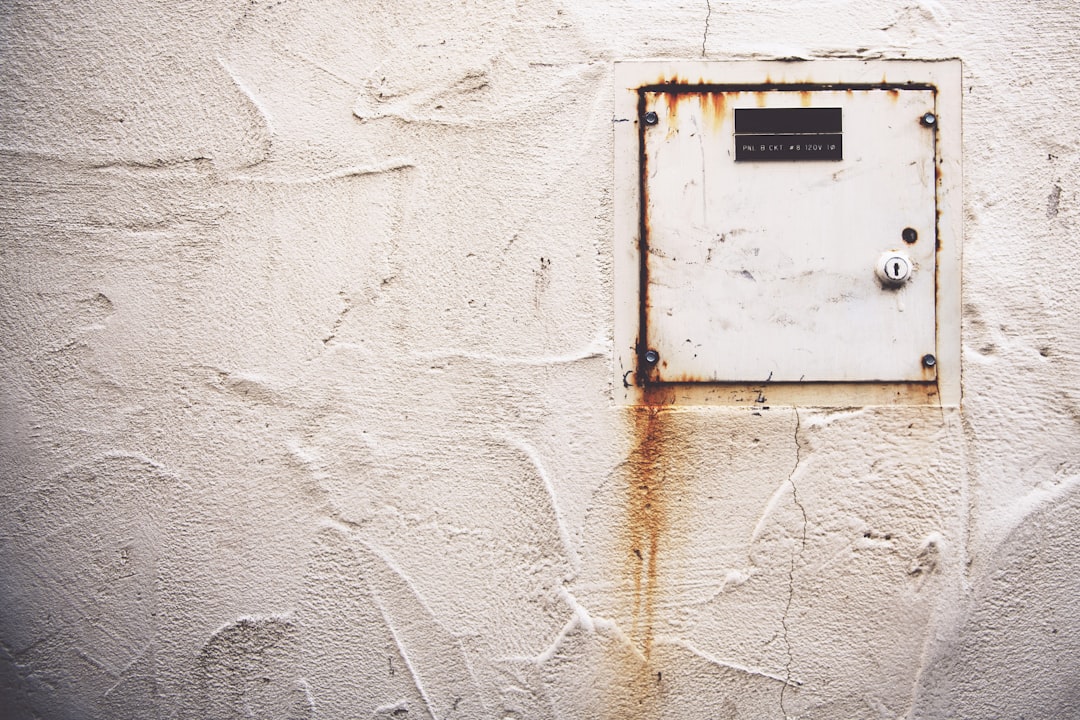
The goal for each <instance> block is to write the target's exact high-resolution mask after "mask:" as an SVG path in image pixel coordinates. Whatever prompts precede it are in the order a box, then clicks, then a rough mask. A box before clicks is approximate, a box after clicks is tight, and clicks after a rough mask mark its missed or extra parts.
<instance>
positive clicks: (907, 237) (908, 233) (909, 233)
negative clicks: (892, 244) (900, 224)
mask: <svg viewBox="0 0 1080 720" xmlns="http://www.w3.org/2000/svg"><path fill="white" fill-rule="evenodd" d="M900 237H902V238H904V242H906V243H907V244H909V245H910V244H911V243H913V242H915V241H916V240H918V239H919V233H917V232H916V231H915V228H904V231H903V232H901V233H900Z"/></svg>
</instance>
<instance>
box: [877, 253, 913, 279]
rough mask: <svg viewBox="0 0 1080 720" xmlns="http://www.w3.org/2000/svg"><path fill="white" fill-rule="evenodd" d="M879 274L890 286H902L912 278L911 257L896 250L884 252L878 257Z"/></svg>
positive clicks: (879, 277)
mask: <svg viewBox="0 0 1080 720" xmlns="http://www.w3.org/2000/svg"><path fill="white" fill-rule="evenodd" d="M877 276H878V279H880V280H881V282H882V283H884V284H885V285H887V286H889V287H900V286H901V285H903V284H904V283H906V282H907V281H908V280H909V279H910V278H911V259H910V258H909V257H908V256H907V255H905V254H904V253H902V252H897V251H895V250H893V251H890V252H887V253H884V254H883V255H882V256H881V257H880V258H879V259H878V263H877Z"/></svg>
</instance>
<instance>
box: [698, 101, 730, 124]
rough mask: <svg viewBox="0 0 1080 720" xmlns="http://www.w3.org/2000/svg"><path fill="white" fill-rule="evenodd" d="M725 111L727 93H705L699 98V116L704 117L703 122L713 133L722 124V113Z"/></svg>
mask: <svg viewBox="0 0 1080 720" xmlns="http://www.w3.org/2000/svg"><path fill="white" fill-rule="evenodd" d="M726 111H727V93H724V92H707V93H705V94H704V95H703V96H702V97H701V114H702V115H704V116H705V122H706V123H708V125H709V128H710V129H712V130H713V131H716V130H717V129H719V128H720V126H721V125H723V124H724V113H725V112H726Z"/></svg>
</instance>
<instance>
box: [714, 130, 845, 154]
mask: <svg viewBox="0 0 1080 720" xmlns="http://www.w3.org/2000/svg"><path fill="white" fill-rule="evenodd" d="M735 159H736V160H843V159H844V136H843V135H841V134H840V133H829V134H827V135H795V134H792V133H786V134H783V135H736V136H735Z"/></svg>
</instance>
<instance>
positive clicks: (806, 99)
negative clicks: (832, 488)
mask: <svg viewBox="0 0 1080 720" xmlns="http://www.w3.org/2000/svg"><path fill="white" fill-rule="evenodd" d="M799 101H800V102H801V103H802V106H803V107H810V105H811V103H812V102H813V101H814V93H813V92H811V91H810V90H800V91H799Z"/></svg>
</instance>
